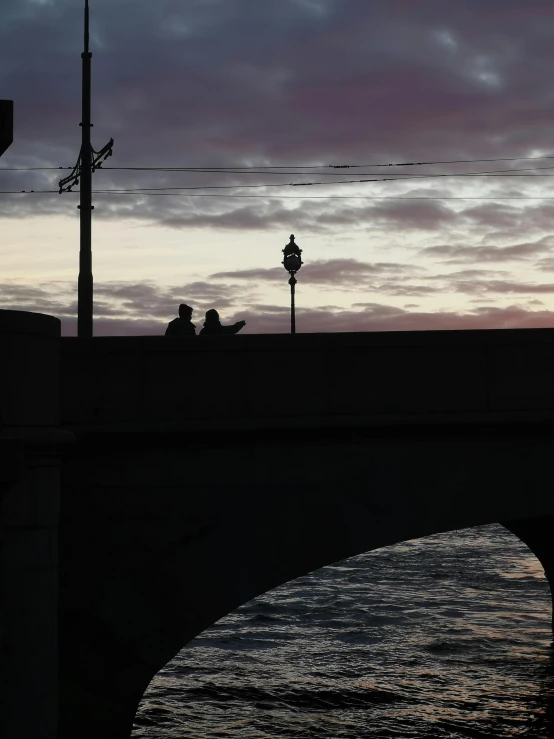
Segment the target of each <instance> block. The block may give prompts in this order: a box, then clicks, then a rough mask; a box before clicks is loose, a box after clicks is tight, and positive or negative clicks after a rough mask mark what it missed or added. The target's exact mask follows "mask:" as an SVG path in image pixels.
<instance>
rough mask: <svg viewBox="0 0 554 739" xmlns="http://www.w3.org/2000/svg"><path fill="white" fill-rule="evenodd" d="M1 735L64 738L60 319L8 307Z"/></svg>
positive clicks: (0, 482)
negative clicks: (60, 686) (60, 735)
mask: <svg viewBox="0 0 554 739" xmlns="http://www.w3.org/2000/svg"><path fill="white" fill-rule="evenodd" d="M0 341H1V342H2V360H1V362H0V388H1V390H2V393H1V395H0V467H1V469H0V492H1V493H2V496H1V508H0V544H1V549H0V638H1V647H0V700H1V701H2V706H1V709H0V735H1V736H2V737H3V739H55V737H57V732H58V616H57V612H58V519H59V505H60V461H59V459H58V448H59V445H60V443H62V442H64V441H65V440H66V439H68V438H72V435H71V434H70V433H68V432H61V431H60V429H59V428H58V426H59V341H60V321H59V320H58V319H56V318H52V317H51V316H45V315H41V314H34V313H25V312H22V311H6V310H0Z"/></svg>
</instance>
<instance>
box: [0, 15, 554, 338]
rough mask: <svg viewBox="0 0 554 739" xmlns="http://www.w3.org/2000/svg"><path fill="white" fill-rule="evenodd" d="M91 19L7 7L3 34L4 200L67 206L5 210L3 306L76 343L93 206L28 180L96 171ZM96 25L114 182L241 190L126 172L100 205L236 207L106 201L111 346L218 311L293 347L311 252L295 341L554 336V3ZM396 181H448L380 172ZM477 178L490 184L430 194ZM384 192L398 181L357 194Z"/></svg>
mask: <svg viewBox="0 0 554 739" xmlns="http://www.w3.org/2000/svg"><path fill="white" fill-rule="evenodd" d="M83 5H84V0H2V8H1V16H0V19H1V20H0V98H7V99H13V100H14V105H15V130H14V143H13V145H12V146H11V147H10V148H9V149H8V151H7V152H6V153H5V154H4V156H3V157H2V159H0V190H2V191H8V190H16V191H20V190H31V189H35V190H55V191H56V192H54V193H52V194H48V193H46V194H38V193H35V194H6V193H4V194H0V308H10V309H16V310H29V311H38V312H42V313H49V314H51V315H55V316H58V317H59V318H61V319H62V326H63V332H64V334H66V335H72V334H75V332H76V307H77V302H76V301H77V293H76V290H77V274H78V255H79V216H78V212H79V211H78V210H77V208H76V206H77V204H78V198H79V196H78V194H77V193H76V192H74V193H66V194H63V195H58V194H57V182H58V180H59V179H60V177H62V176H65V175H67V174H68V173H69V172H68V171H63V170H62V171H59V170H56V171H53V170H48V169H44V170H29V169H25V168H32V167H68V166H69V167H70V166H73V165H74V164H75V161H76V159H77V156H78V152H79V146H80V128H79V122H80V120H81V113H80V104H81V103H80V87H81V58H80V54H81V51H82V45H83V38H82V26H83ZM90 6H91V51H92V52H93V57H92V70H93V98H92V120H93V123H94V128H93V129H92V141H93V146H94V148H95V149H97V150H98V149H100V148H101V147H102V146H103V145H104V144H105V143H106V142H107V141H108V140H109V138H110V137H113V138H114V139H115V145H114V150H113V152H114V155H113V157H112V158H110V159H109V160H107V162H106V166H109V167H115V168H132V167H139V168H140V167H143V168H158V170H159V169H160V168H164V167H183V168H186V167H188V168H191V167H192V168H217V169H221V168H228V169H230V170H232V171H228V172H221V171H219V172H217V171H216V172H201V171H200V172H190V171H189V172H187V171H181V172H163V171H156V170H155V169H154V170H149V171H136V170H132V169H106V170H104V171H99V172H96V173H95V174H94V176H93V187H94V189H96V190H109V189H120V190H121V189H127V190H129V189H131V190H133V189H136V188H179V187H180V188H186V187H196V188H207V187H212V188H213V187H215V186H233V188H229V189H225V190H220V189H219V190H218V189H211V190H210V189H198V190H192V191H191V190H184V191H183V190H180V191H179V190H168V189H166V190H161V191H160V190H156V191H155V193H156V194H150V193H147V192H138V193H137V192H130V193H129V192H127V193H98V194H96V195H94V201H93V202H94V204H95V211H94V215H93V271H94V281H95V323H94V333H95V335H124V334H158V333H163V331H164V329H165V324H166V323H167V321H169V320H170V319H172V318H174V317H175V315H176V314H177V306H178V304H179V303H181V302H186V303H188V304H189V305H191V306H193V307H194V310H195V312H194V316H193V321H194V322H195V323H196V325H197V328H198V329H199V328H200V327H201V326H202V321H203V315H204V312H205V311H206V310H207V309H208V308H212V307H213V308H217V309H218V310H219V312H220V314H221V317H222V319H223V321H224V322H234V321H236V320H240V319H245V320H246V321H247V325H246V328H245V329H244V333H261V332H286V331H288V330H289V299H290V298H289V287H288V284H287V279H288V275H287V273H286V272H285V270H284V269H283V267H282V266H281V264H280V263H281V261H282V252H281V250H282V249H283V247H284V246H285V244H286V243H287V242H288V239H289V235H290V234H291V233H294V234H295V236H296V240H297V242H298V244H299V246H300V247H301V248H302V249H303V259H304V266H303V267H302V269H301V271H300V272H299V274H298V286H297V330H298V331H303V332H307V331H324V332H327V331H383V330H406V329H436V328H441V329H442V328H448V329H457V328H502V327H531V326H537V327H539V326H554V254H553V248H554V236H553V235H552V233H553V226H554V179H551V178H552V177H553V176H554V158H548V157H549V156H553V155H554V3H552V0H525V1H522V0H448V1H447V2H445V0H90ZM541 157H542V158H541ZM491 159H492V160H504V161H483V160H491ZM508 159H509V160H511V161H506V160H508ZM459 160H471V161H463V162H462V161H459ZM474 160H481V161H474ZM398 162H433V163H434V162H437V163H436V164H425V165H421V166H404V167H399V166H390V167H382V166H375V165H384V164H389V163H391V164H394V163H398ZM441 162H442V163H441ZM449 162H453V163H449ZM327 165H355V167H353V168H351V169H331V168H329V167H328V166H327ZM261 167H263V168H264V169H260V168H261ZM270 167H281V168H282V169H280V170H279V169H273V170H271V169H269V168H270ZM302 167H304V168H305V169H302ZM8 168H23V169H22V171H7V169H8ZM237 168H240V169H241V170H242V171H237ZM509 170H512V171H513V170H518V172H516V174H514V175H512V176H508V177H506V175H505V174H500V176H498V173H499V172H500V173H502V172H507V171H509ZM463 173H491V174H492V175H493V176H490V175H489V176H481V177H469V176H457V177H454V176H448V177H428V175H438V174H441V175H453V174H457V175H461V174H463ZM416 175H417V177H416V178H415V179H414V176H416ZM424 175H427V177H425V176H424ZM383 177H388V178H392V177H400V178H401V181H399V180H398V179H395V180H393V181H389V182H382V181H381V182H366V183H357V184H356V183H346V182H344V183H342V184H341V183H340V182H339V181H340V180H359V179H379V178H383ZM518 178H519V179H520V182H517V179H518ZM535 179H536V182H535ZM322 181H323V182H325V183H328V184H323V185H311V186H309V187H291V186H282V187H275V186H272V187H267V186H266V185H268V184H272V185H278V184H284V183H291V182H296V183H309V182H322ZM245 185H260V187H257V188H252V187H249V188H246V187H244V186H245Z"/></svg>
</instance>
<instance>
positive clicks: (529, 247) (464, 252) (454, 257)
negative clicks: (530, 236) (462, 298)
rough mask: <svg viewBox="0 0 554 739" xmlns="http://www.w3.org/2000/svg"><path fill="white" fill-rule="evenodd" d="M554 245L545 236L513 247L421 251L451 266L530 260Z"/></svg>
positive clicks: (442, 247) (445, 247)
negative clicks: (439, 258)
mask: <svg viewBox="0 0 554 739" xmlns="http://www.w3.org/2000/svg"><path fill="white" fill-rule="evenodd" d="M553 245H554V239H553V238H552V237H551V236H545V237H544V238H542V239H539V240H538V241H535V242H526V243H521V244H513V245H512V246H472V245H464V244H455V245H451V244H440V245H438V246H429V247H426V248H424V249H422V250H421V251H420V254H421V255H423V256H431V257H433V256H438V257H447V259H445V260H444V261H446V262H447V263H449V264H465V263H466V262H509V261H518V260H524V259H529V258H530V257H533V256H536V255H540V254H544V253H545V252H549V251H550V250H551V248H552V246H553Z"/></svg>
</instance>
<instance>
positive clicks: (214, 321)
mask: <svg viewBox="0 0 554 739" xmlns="http://www.w3.org/2000/svg"><path fill="white" fill-rule="evenodd" d="M244 326H246V321H237V322H236V323H233V324H232V325H231V326H222V325H221V321H220V320H219V313H218V312H217V311H216V310H215V309H214V308H211V309H210V310H209V311H207V312H206V320H205V321H204V328H203V329H202V330H201V331H200V336H223V335H224V334H238V332H239V331H240V330H241V328H243V327H244Z"/></svg>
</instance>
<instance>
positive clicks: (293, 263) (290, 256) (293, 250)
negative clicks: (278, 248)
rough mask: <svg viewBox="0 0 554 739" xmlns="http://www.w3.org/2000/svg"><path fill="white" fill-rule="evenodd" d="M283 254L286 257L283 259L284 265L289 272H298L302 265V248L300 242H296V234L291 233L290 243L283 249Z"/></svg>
mask: <svg viewBox="0 0 554 739" xmlns="http://www.w3.org/2000/svg"><path fill="white" fill-rule="evenodd" d="M283 254H284V255H285V258H284V259H283V267H284V268H285V269H286V270H287V272H290V274H291V275H293V274H294V273H295V272H298V270H299V269H300V267H301V266H302V258H301V256H300V255H301V254H302V249H299V248H298V244H296V243H295V241H294V234H291V237H290V241H289V243H288V244H287V245H286V246H285V248H284V249H283Z"/></svg>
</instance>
